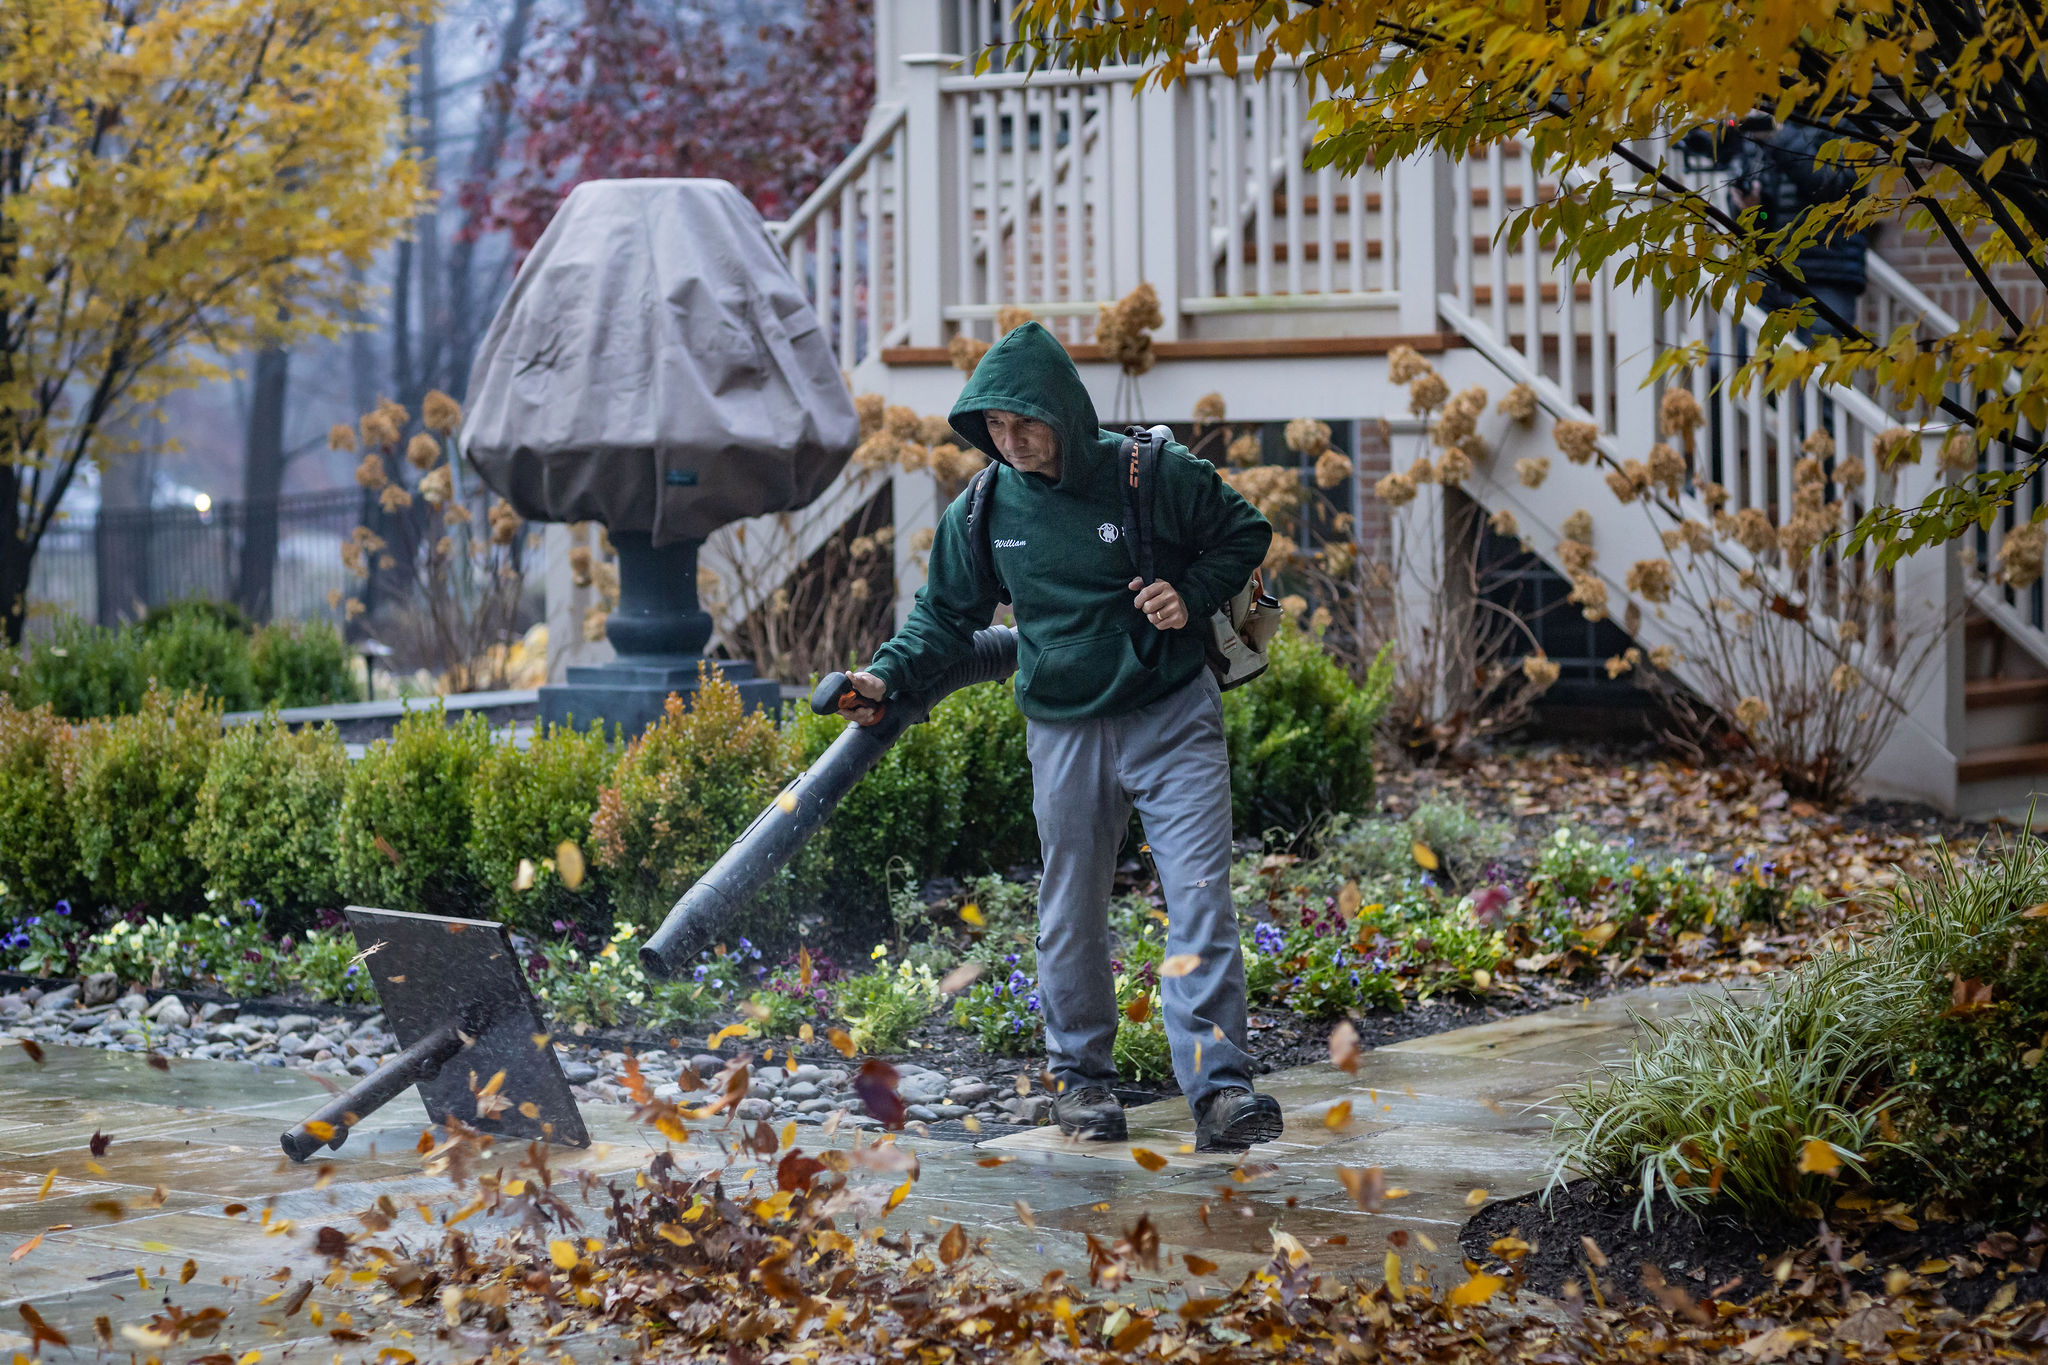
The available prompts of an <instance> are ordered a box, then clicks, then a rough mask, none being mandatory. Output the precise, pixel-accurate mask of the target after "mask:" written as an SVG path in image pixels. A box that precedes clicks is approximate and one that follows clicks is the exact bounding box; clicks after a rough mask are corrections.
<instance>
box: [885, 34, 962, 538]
mask: <svg viewBox="0 0 2048 1365" xmlns="http://www.w3.org/2000/svg"><path fill="white" fill-rule="evenodd" d="M959 61H960V59H959V58H958V57H956V56H954V55H952V54H951V53H944V52H919V53H914V54H912V55H910V56H907V57H905V58H904V59H903V65H904V69H905V72H906V75H907V78H908V90H909V94H908V95H907V96H906V97H905V99H904V117H905V127H904V142H905V151H906V154H907V159H908V161H909V166H908V176H907V178H908V180H909V182H910V184H909V190H908V200H909V202H908V203H907V204H906V205H905V206H904V207H905V213H904V222H903V224H902V225H901V230H902V231H903V232H904V233H905V234H907V238H908V242H909V248H910V257H909V258H910V260H911V261H912V262H913V264H912V267H911V270H910V278H909V279H907V280H905V281H904V282H903V284H904V292H905V295H906V298H905V300H904V316H905V317H906V318H907V319H908V320H909V322H910V344H911V345H912V346H943V345H945V343H946V336H945V323H944V317H945V312H944V310H945V306H946V291H947V286H948V284H949V282H950V275H951V270H950V263H951V262H952V260H953V258H954V252H953V250H952V248H951V245H950V244H951V242H952V241H953V240H954V239H953V234H954V233H956V232H959V231H961V230H962V225H961V224H959V223H953V222H949V221H948V218H949V213H948V209H949V207H950V205H951V204H952V203H953V202H954V201H955V198H956V197H955V196H953V195H949V194H947V193H946V192H945V189H946V187H945V183H944V182H945V176H944V174H943V173H942V171H941V167H944V166H947V165H950V164H951V163H950V162H949V161H947V160H946V159H945V153H946V148H947V140H946V129H945V128H944V127H943V126H942V120H943V119H944V118H945V113H946V111H945V105H944V101H943V97H942V96H941V94H940V92H939V77H940V75H941V74H943V73H944V72H945V71H947V70H949V69H950V68H952V67H954V66H956V65H957V64H958V63H959ZM959 135H960V134H959V133H958V132H957V130H956V131H955V132H954V136H956V137H957V136H959ZM899 524H900V520H899Z"/></svg>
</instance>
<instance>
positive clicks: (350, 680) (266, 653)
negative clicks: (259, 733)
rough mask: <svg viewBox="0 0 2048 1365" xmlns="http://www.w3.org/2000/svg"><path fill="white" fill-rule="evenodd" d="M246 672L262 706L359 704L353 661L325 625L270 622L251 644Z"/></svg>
mask: <svg viewBox="0 0 2048 1365" xmlns="http://www.w3.org/2000/svg"><path fill="white" fill-rule="evenodd" d="M249 668H250V671H251V673H252V675H253V676H254V678H255V683H256V695H257V696H258V697H259V698H260V699H261V703H260V704H262V705H265V706H325V705H327V704H329V703H331V702H344V701H360V700H361V699H362V698H361V695H360V694H361V691H362V689H361V688H359V687H358V686H357V685H356V675H355V656H354V655H353V654H351V653H350V652H349V647H348V641H346V640H344V639H342V638H341V632H340V631H338V630H336V629H335V628H334V627H333V626H332V625H331V624H329V623H328V622H326V621H273V622H271V623H270V624H269V625H266V626H259V627H258V628H257V630H256V634H255V637H254V638H253V639H251V640H250V642H249Z"/></svg>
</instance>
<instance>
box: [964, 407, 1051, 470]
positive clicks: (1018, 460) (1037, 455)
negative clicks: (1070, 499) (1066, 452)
mask: <svg viewBox="0 0 2048 1365" xmlns="http://www.w3.org/2000/svg"><path fill="white" fill-rule="evenodd" d="M982 416H983V417H984V418H985V419H987V421H988V435H989V439H990V440H991V441H994V442H995V443H996V449H997V450H999V451H1001V452H1002V453H1003V458H1004V459H1005V460H1008V461H1009V462H1010V464H1011V466H1012V467H1013V468H1015V469H1018V470H1021V471H1022V472H1024V473H1026V474H1043V475H1044V476H1045V477H1046V478H1048V479H1057V478H1058V477H1059V476H1060V441H1059V437H1058V436H1057V435H1056V434H1055V433H1054V432H1053V429H1052V428H1051V427H1050V426H1047V425H1046V424H1045V423H1044V422H1041V421H1039V420H1038V419H1037V418H1035V417H1024V416H1020V415H1019V414H1017V413H1014V412H1004V411H1003V410H1002V409H1001V408H990V409H988V411H986V412H984V413H982Z"/></svg>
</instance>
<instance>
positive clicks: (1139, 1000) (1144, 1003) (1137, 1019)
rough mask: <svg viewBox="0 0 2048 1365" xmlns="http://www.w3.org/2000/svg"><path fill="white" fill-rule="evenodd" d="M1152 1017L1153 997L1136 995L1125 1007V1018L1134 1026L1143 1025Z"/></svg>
mask: <svg viewBox="0 0 2048 1365" xmlns="http://www.w3.org/2000/svg"><path fill="white" fill-rule="evenodd" d="M1151 1017H1152V997H1151V996H1149V995H1134V996H1132V997H1131V999H1130V1003H1129V1004H1127V1005H1125V1006H1124V1018H1126V1019H1128V1020H1130V1021H1131V1022H1132V1023H1134V1024H1142V1023H1144V1022H1145V1021H1146V1020H1147V1019H1150V1018H1151Z"/></svg>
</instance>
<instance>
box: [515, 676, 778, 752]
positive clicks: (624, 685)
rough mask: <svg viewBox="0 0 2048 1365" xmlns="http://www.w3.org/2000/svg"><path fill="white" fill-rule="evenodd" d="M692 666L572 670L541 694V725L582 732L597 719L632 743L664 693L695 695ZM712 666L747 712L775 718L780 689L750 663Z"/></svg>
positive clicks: (657, 714) (655, 711)
mask: <svg viewBox="0 0 2048 1365" xmlns="http://www.w3.org/2000/svg"><path fill="white" fill-rule="evenodd" d="M697 663H698V660H697V659H696V658H695V657H693V656H680V657H668V658H653V659H620V660H618V661H616V662H614V663H608V664H580V665H575V666H572V667H571V668H570V669H569V673H568V678H567V680H566V681H564V682H559V683H550V684H548V685H547V686H546V687H543V688H541V689H540V723H541V724H542V725H574V726H576V728H578V729H586V728H588V727H589V725H590V723H591V722H592V721H596V720H601V721H603V722H604V726H605V729H606V730H607V731H608V732H609V731H612V730H614V729H623V731H624V732H625V737H626V738H627V739H628V740H632V739H635V738H637V737H638V736H639V735H640V734H641V733H642V732H643V731H645V730H646V729H647V727H648V726H649V725H652V724H653V723H654V722H655V721H657V720H659V719H661V713H662V708H663V707H664V706H665V705H666V704H667V702H668V695H669V693H671V692H674V693H676V694H677V695H679V696H681V697H682V699H683V702H684V704H686V705H687V704H688V703H689V701H690V694H691V693H692V692H695V691H696V690H697V678H698V674H697ZM714 667H716V668H717V670H718V672H719V674H720V676H722V677H723V678H724V679H725V680H726V681H727V682H729V683H731V684H732V685H733V686H735V687H737V688H739V690H740V698H741V700H742V701H743V702H745V704H746V708H747V709H748V710H749V711H753V710H757V709H758V710H765V711H767V712H768V713H769V714H771V715H774V714H778V707H779V706H780V704H781V701H782V686H781V684H779V683H777V682H776V681H775V680H774V679H773V678H760V677H756V676H755V675H754V666H753V665H752V664H750V663H744V662H738V661H730V660H720V661H719V662H718V663H716V664H715V665H714Z"/></svg>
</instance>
